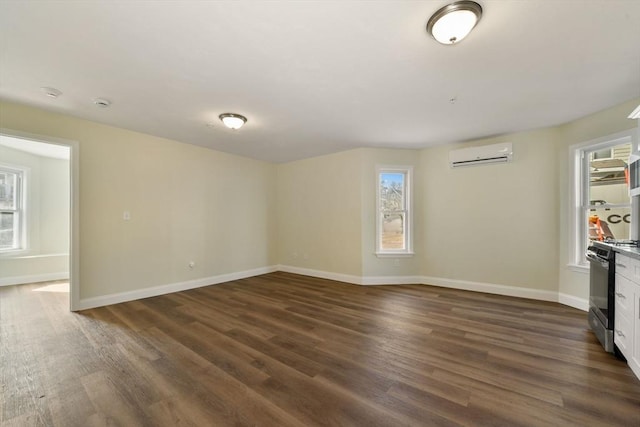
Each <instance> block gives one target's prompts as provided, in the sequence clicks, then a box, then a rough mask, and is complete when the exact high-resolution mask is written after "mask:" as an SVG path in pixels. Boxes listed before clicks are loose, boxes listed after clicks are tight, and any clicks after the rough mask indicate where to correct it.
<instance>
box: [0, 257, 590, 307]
mask: <svg viewBox="0 0 640 427" xmlns="http://www.w3.org/2000/svg"><path fill="white" fill-rule="evenodd" d="M275 271H283V272H286V273H293V274H300V275H303V276H311V277H318V278H322V279H328V280H335V281H337V282H343V283H350V284H355V285H365V286H370V285H410V284H420V285H431V286H441V287H444V288H452V289H461V290H467V291H474V292H484V293H488V294H496V295H505V296H511V297H518V298H529V299H535V300H541V301H552V302H559V303H561V304H564V305H567V306H569V307H573V308H577V309H578V310H583V311H587V310H588V306H589V305H588V301H586V300H584V299H582V298H578V297H574V296H572V295H568V294H563V293H557V292H553V291H544V290H540V289H532V288H520V287H515V286H505V285H496V284H492V283H482V282H473V281H467V280H455V279H446V278H442V277H430V276H364V277H362V276H356V275H350V274H342V273H334V272H330V271H323V270H314V269H310V268H302V267H294V266H290V265H275V266H268V267H262V268H256V269H253V270H246V271H240V272H236V273H228V274H221V275H218V276H211V277H204V278H201V279H195V280H189V281H186V282H179V283H170V284H166V285H160V286H154V287H151V288H144V289H137V290H135V291H130V292H121V293H117V294H111V295H104V296H100V297H94V298H84V299H80V300H79V302H78V306H77V307H74V310H86V309H89V308H95V307H102V306H105V305H111V304H119V303H122V302H127V301H134V300H138V299H142V298H149V297H155V296H159V295H164V294H168V293H172V292H180V291H186V290H189V289H195V288H200V287H203V286H210V285H217V284H219V283H225V282H230V281H233V280H240V279H246V278H248V277H253V276H259V275H261V274H267V273H273V272H275ZM25 277H26V276H25ZM29 277H30V279H29V281H28V282H26V283H30V282H35V281H46V280H59V279H63V278H68V277H69V275H68V273H67V274H66V277H56V278H48V277H47V278H44V279H42V280H33V278H35V277H37V278H40V276H29ZM8 279H11V278H7V279H0V285H2V283H3V282H2V280H8Z"/></svg>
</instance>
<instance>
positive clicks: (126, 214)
mask: <svg viewBox="0 0 640 427" xmlns="http://www.w3.org/2000/svg"><path fill="white" fill-rule="evenodd" d="M122 219H124V220H125V221H129V220H130V219H131V212H129V211H124V212H123V213H122Z"/></svg>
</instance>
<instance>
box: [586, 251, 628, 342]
mask: <svg viewBox="0 0 640 427" xmlns="http://www.w3.org/2000/svg"><path fill="white" fill-rule="evenodd" d="M638 244H639V242H638V240H607V241H605V242H598V241H595V242H592V244H591V246H589V248H588V249H587V259H588V260H589V265H590V272H589V316H588V318H589V326H590V327H591V329H592V330H593V332H594V333H595V335H596V337H598V340H599V341H600V343H601V344H602V346H603V347H604V349H605V350H606V351H608V352H609V353H614V352H615V346H614V345H613V324H614V319H615V313H614V307H615V297H614V295H615V289H616V284H615V274H616V271H615V266H616V262H615V260H616V258H615V257H616V253H615V250H614V247H615V246H634V247H638V246H639V245H638ZM615 353H617V352H615Z"/></svg>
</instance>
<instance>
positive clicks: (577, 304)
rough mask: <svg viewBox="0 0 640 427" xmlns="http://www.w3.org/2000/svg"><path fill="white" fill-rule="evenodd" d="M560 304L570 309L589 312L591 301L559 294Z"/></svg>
mask: <svg viewBox="0 0 640 427" xmlns="http://www.w3.org/2000/svg"><path fill="white" fill-rule="evenodd" d="M558 302H559V303H560V304H564V305H568V306H569V307H573V308H577V309H578V310H582V311H589V300H587V299H584V298H578V297H574V296H573V295H569V294H563V293H561V292H560V293H558Z"/></svg>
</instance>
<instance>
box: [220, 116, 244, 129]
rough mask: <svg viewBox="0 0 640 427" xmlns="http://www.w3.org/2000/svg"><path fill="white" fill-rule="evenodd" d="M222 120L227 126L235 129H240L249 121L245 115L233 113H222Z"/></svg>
mask: <svg viewBox="0 0 640 427" xmlns="http://www.w3.org/2000/svg"><path fill="white" fill-rule="evenodd" d="M220 120H222V123H224V125H225V126H226V127H228V128H229V129H233V130H236V129H240V128H241V127H242V126H243V125H244V124H245V123H247V118H246V117H245V116H241V115H240V114H233V113H224V114H220Z"/></svg>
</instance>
